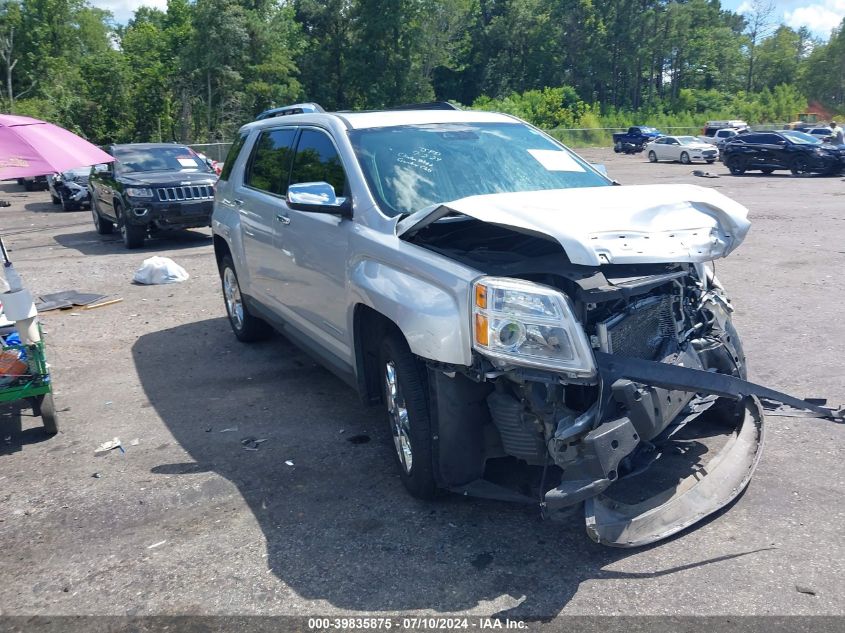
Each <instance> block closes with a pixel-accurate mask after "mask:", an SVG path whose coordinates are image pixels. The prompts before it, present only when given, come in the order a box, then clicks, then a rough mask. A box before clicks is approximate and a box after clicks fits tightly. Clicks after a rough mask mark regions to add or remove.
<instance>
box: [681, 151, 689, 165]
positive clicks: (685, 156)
mask: <svg viewBox="0 0 845 633" xmlns="http://www.w3.org/2000/svg"><path fill="white" fill-rule="evenodd" d="M681 163H682V164H684V165H689V164H690V159H689V154H687V153H686V152H681Z"/></svg>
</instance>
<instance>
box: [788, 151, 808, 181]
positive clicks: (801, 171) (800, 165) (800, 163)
mask: <svg viewBox="0 0 845 633" xmlns="http://www.w3.org/2000/svg"><path fill="white" fill-rule="evenodd" d="M789 171H791V172H792V174H793V175H794V176H807V175H809V174H810V173H811V172H812V170H811V169H810V163H809V162H808V161H807V159H806V158H804V157H802V156H796V157H795V159H793V161H792V164H791V165H790V166H789Z"/></svg>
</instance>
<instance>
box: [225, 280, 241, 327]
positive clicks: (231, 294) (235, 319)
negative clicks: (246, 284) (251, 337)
mask: <svg viewBox="0 0 845 633" xmlns="http://www.w3.org/2000/svg"><path fill="white" fill-rule="evenodd" d="M223 296H224V298H225V300H226V312H228V313H229V319H231V321H232V325H234V326H235V329H237V330H241V329H243V326H244V306H243V301H242V300H241V288H240V286H239V285H238V278H237V276H236V275H235V271H234V270H232V269H231V268H226V269H225V270H224V271H223Z"/></svg>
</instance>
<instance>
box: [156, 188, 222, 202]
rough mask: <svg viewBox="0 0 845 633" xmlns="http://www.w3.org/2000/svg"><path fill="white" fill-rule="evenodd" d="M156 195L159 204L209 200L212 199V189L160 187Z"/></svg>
mask: <svg viewBox="0 0 845 633" xmlns="http://www.w3.org/2000/svg"><path fill="white" fill-rule="evenodd" d="M156 195H157V196H158V199H159V201H161V202H174V201H179V202H181V201H182V200H209V199H211V198H213V197H214V188H213V187H212V186H211V185H197V186H193V187H161V188H159V189H156Z"/></svg>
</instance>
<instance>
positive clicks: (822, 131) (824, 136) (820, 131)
mask: <svg viewBox="0 0 845 633" xmlns="http://www.w3.org/2000/svg"><path fill="white" fill-rule="evenodd" d="M806 133H807V134H809V135H810V136H815V137H816V138H817V139H819V140H820V141H827V140H828V139H829V138H831V137H832V136H833V130H832V129H831V128H829V127H814V128H809V129H808V130H806Z"/></svg>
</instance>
